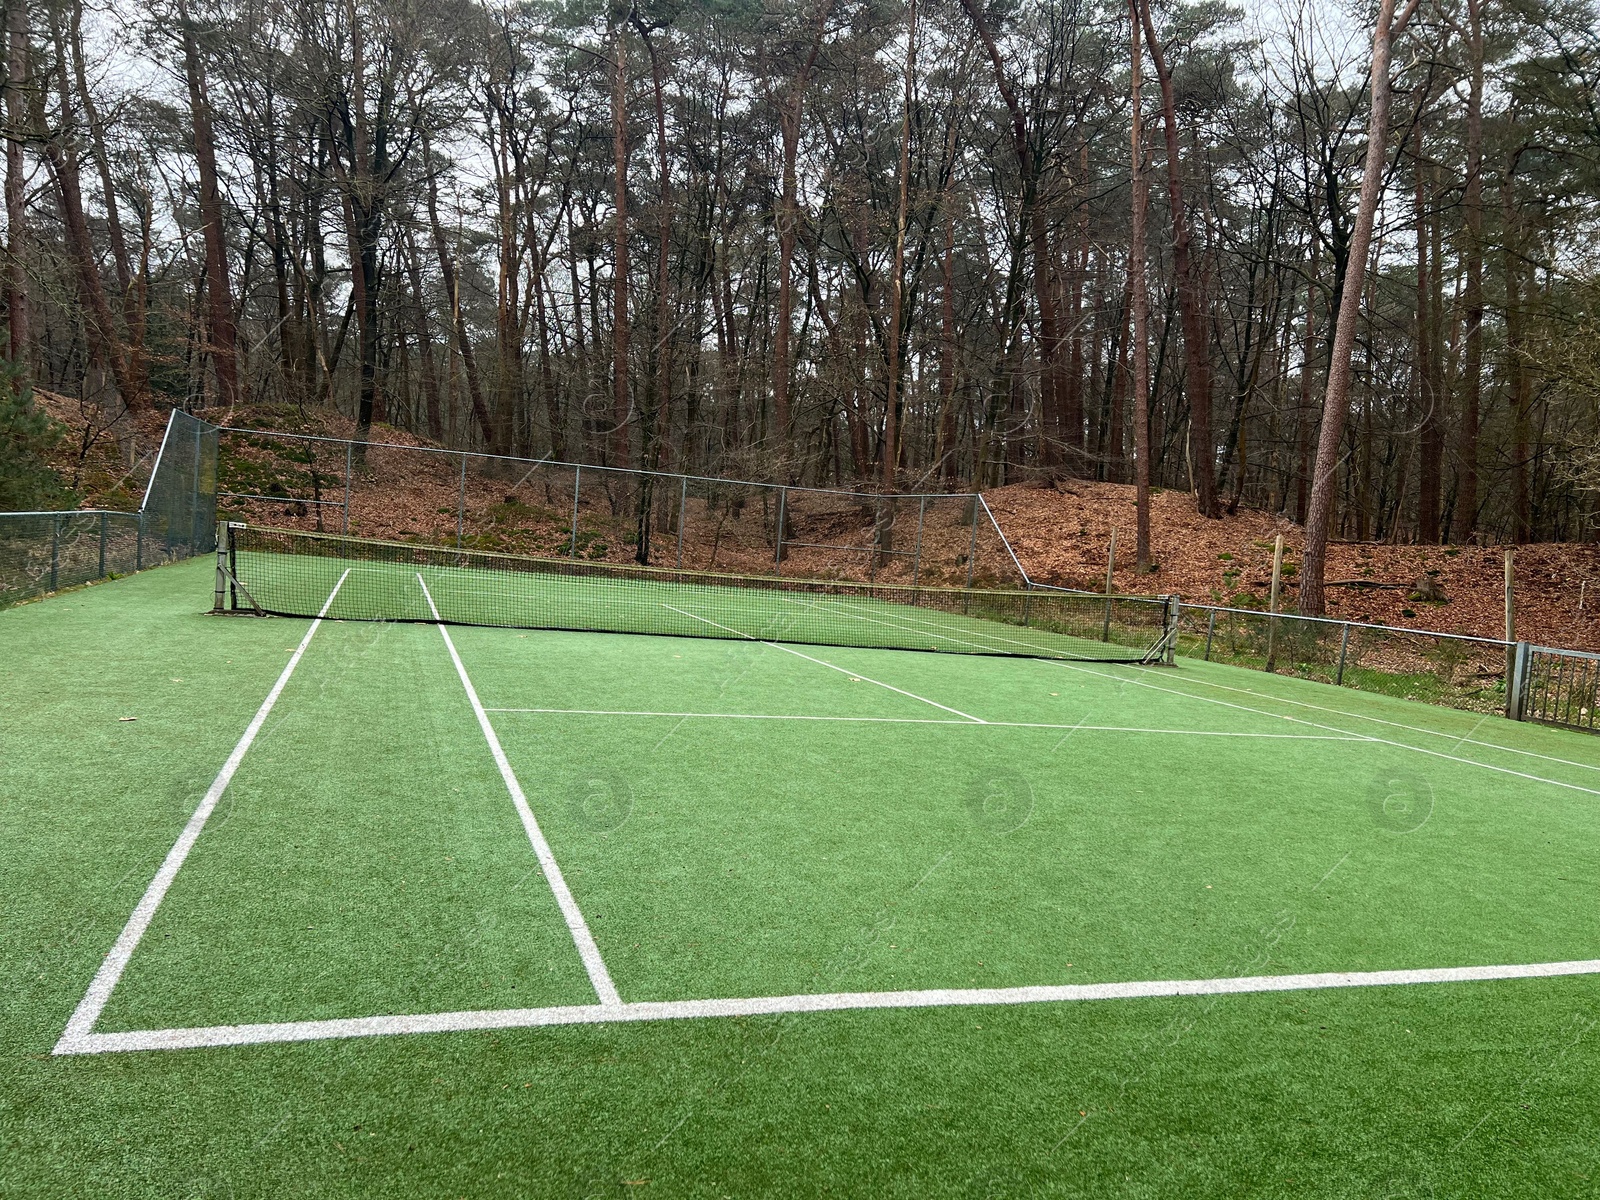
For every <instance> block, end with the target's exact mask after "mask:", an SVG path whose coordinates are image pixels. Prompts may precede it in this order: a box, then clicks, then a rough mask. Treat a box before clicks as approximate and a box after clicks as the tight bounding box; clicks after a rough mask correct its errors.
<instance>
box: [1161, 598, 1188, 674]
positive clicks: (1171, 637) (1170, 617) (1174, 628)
mask: <svg viewBox="0 0 1600 1200" xmlns="http://www.w3.org/2000/svg"><path fill="white" fill-rule="evenodd" d="M1182 610H1183V601H1182V598H1181V597H1179V596H1177V595H1172V596H1168V597H1167V628H1166V632H1165V635H1164V636H1165V640H1166V648H1165V649H1164V650H1163V651H1162V652H1161V661H1162V662H1164V663H1166V665H1167V666H1169V667H1171V666H1175V665H1176V664H1177V661H1178V617H1179V615H1180V613H1181V612H1182Z"/></svg>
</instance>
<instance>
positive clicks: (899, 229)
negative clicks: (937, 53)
mask: <svg viewBox="0 0 1600 1200" xmlns="http://www.w3.org/2000/svg"><path fill="white" fill-rule="evenodd" d="M906 21H907V32H906V69H905V99H904V103H903V105H902V107H901V113H900V202H899V207H898V209H897V215H896V217H895V227H894V266H893V268H892V269H891V273H890V276H889V379H888V389H887V396H886V403H885V405H884V412H883V478H882V485H883V490H884V491H885V492H894V491H896V490H897V481H896V478H895V472H896V471H897V470H898V468H899V466H900V424H899V408H900V377H901V374H902V372H903V370H904V363H903V358H904V342H905V330H904V324H905V291H906V225H907V222H908V221H909V219H910V210H911V110H912V106H913V105H914V104H915V103H916V91H915V84H916V72H917V0H910V7H909V9H908V10H907V18H906Z"/></svg>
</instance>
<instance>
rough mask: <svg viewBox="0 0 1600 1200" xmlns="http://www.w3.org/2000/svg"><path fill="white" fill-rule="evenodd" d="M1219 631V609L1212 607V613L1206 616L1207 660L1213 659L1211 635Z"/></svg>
mask: <svg viewBox="0 0 1600 1200" xmlns="http://www.w3.org/2000/svg"><path fill="white" fill-rule="evenodd" d="M1216 631H1217V610H1216V609H1214V608H1213V609H1212V610H1211V615H1210V616H1208V617H1207V618H1206V653H1205V661H1206V662H1210V661H1211V635H1212V634H1214V633H1216Z"/></svg>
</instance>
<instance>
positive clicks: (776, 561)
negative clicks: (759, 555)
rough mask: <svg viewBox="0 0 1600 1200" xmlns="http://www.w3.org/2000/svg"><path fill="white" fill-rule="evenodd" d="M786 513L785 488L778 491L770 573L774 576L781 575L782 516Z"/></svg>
mask: <svg viewBox="0 0 1600 1200" xmlns="http://www.w3.org/2000/svg"><path fill="white" fill-rule="evenodd" d="M788 511H789V489H788V488H786V487H781V488H779V489H778V524H777V530H776V533H775V534H774V536H773V539H772V573H773V574H774V575H782V574H783V521H784V516H785V514H787V512H788Z"/></svg>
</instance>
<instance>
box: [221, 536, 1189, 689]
mask: <svg viewBox="0 0 1600 1200" xmlns="http://www.w3.org/2000/svg"><path fill="white" fill-rule="evenodd" d="M239 536H240V537H242V538H249V539H254V540H253V541H247V542H245V543H243V544H242V545H241V548H240V549H239V550H238V551H237V553H236V554H234V555H233V556H232V558H233V562H234V568H235V570H236V572H237V579H238V582H239V583H240V584H241V585H242V586H243V588H244V592H243V593H242V594H239V595H238V596H237V597H233V596H230V599H229V604H230V605H231V606H237V607H245V608H248V607H252V602H253V606H254V607H256V608H260V609H264V610H265V611H267V612H270V613H279V614H289V615H295V616H313V615H315V614H316V613H319V612H321V611H322V609H323V606H324V605H325V604H326V605H327V606H328V614H329V616H331V617H334V618H336V619H347V620H373V619H379V620H386V621H427V620H431V619H432V616H433V613H434V610H435V609H437V611H438V612H439V613H440V614H441V615H442V616H443V617H444V619H445V620H447V621H451V622H453V623H458V624H467V625H488V626H499V627H509V628H522V629H526V628H537V629H563V630H582V631H599V632H608V633H643V634H654V635H666V636H672V637H703V638H722V639H731V640H742V639H750V638H770V639H777V640H781V641H785V642H789V643H794V644H800V645H825V646H826V645H834V646H836V645H854V646H864V647H877V648H884V649H913V650H938V651H943V652H947V653H959V654H986V655H1039V656H1044V657H1050V658H1062V659H1073V660H1077V661H1086V662H1106V661H1123V662H1128V661H1131V662H1138V661H1141V660H1142V659H1144V658H1146V657H1158V656H1159V649H1158V646H1159V642H1160V640H1161V634H1162V628H1163V618H1164V607H1163V605H1162V603H1161V602H1159V601H1157V600H1153V599H1149V598H1138V597H1132V598H1130V597H1119V598H1116V599H1114V600H1113V601H1112V603H1111V612H1110V613H1107V610H1106V604H1107V602H1106V601H1105V599H1104V598H1102V597H1098V596H1090V595H1086V594H1082V593H1065V592H1056V591H1037V592H1032V593H1025V592H1020V591H1017V592H995V591H981V590H978V591H968V590H963V589H959V588H926V587H924V588H910V587H880V588H874V587H871V586H869V585H861V584H853V583H849V582H831V583H819V582H817V581H801V580H782V581H781V582H780V581H778V580H774V579H759V578H752V579H745V578H742V577H739V576H731V575H730V576H722V575H712V574H707V573H688V574H687V575H686V576H685V577H684V578H682V579H680V578H677V577H676V576H675V574H674V573H673V572H668V571H651V570H642V571H641V570H636V569H634V568H632V567H626V566H623V567H618V566H614V565H610V564H592V563H580V564H576V565H574V564H570V563H564V562H559V561H554V560H545V561H540V560H533V559H514V558H509V557H505V556H500V555H472V554H471V553H470V552H468V553H465V554H461V555H458V554H457V553H455V552H452V551H445V550H440V549H436V548H430V547H417V546H409V545H403V544H398V543H376V542H361V541H358V540H350V541H347V540H345V539H339V538H332V539H318V538H316V537H315V536H314V535H296V534H293V533H290V532H287V531H280V530H254V529H253V530H248V531H244V532H242V533H241V534H240V535H239ZM246 547H254V548H246ZM309 551H324V552H325V553H314V552H309ZM335 551H337V552H338V553H339V554H341V555H342V554H344V553H346V552H350V553H353V554H354V555H356V557H353V558H346V557H337V556H329V555H332V554H333V552H335ZM363 555H368V556H377V558H369V557H360V556H363ZM394 556H399V557H400V558H401V559H402V561H400V562H392V561H384V559H385V558H386V557H394ZM458 559H460V560H461V562H465V563H466V564H468V565H460V563H459V562H458V561H457V560H458ZM569 572H576V573H575V574H573V573H569ZM419 579H421V580H424V581H425V582H426V585H427V588H428V592H427V594H424V592H423V590H422V587H421V586H420V585H419V582H418V581H419ZM330 595H331V596H332V600H331V603H330V602H329V597H330ZM430 597H431V600H432V607H430V604H429V600H430Z"/></svg>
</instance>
